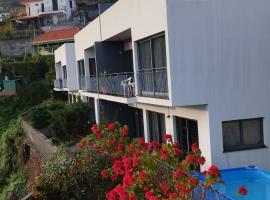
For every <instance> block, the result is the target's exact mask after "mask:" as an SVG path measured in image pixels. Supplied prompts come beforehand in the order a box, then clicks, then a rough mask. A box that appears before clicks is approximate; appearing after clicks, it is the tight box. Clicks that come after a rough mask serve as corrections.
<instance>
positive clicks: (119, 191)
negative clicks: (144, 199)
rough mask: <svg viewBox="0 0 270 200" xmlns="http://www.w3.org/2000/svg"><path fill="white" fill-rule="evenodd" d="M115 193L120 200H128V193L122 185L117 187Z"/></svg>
mask: <svg viewBox="0 0 270 200" xmlns="http://www.w3.org/2000/svg"><path fill="white" fill-rule="evenodd" d="M114 191H115V192H116V193H117V194H118V196H119V200H125V199H128V193H127V191H126V190H125V188H124V187H123V186H122V185H117V186H116V187H115V188H114Z"/></svg>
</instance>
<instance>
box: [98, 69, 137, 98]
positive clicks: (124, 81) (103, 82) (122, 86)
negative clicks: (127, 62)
mask: <svg viewBox="0 0 270 200" xmlns="http://www.w3.org/2000/svg"><path fill="white" fill-rule="evenodd" d="M134 86H135V84H134V73H133V72H124V73H113V74H108V75H107V74H105V75H100V76H99V93H101V94H109V95H115V96H123V97H127V98H128V97H133V96H135V95H134V91H135V90H134V89H135V88H134Z"/></svg>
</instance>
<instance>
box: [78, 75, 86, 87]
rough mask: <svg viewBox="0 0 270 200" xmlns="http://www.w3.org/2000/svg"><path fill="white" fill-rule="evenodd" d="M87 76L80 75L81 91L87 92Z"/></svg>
mask: <svg viewBox="0 0 270 200" xmlns="http://www.w3.org/2000/svg"><path fill="white" fill-rule="evenodd" d="M85 80H86V79H85V76H84V75H79V89H80V90H85Z"/></svg>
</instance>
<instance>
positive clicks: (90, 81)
mask: <svg viewBox="0 0 270 200" xmlns="http://www.w3.org/2000/svg"><path fill="white" fill-rule="evenodd" d="M85 80H86V91H87V92H95V93H97V92H98V78H97V76H96V75H94V76H86V77H85Z"/></svg>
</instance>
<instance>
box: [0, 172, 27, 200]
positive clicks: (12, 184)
mask: <svg viewBox="0 0 270 200" xmlns="http://www.w3.org/2000/svg"><path fill="white" fill-rule="evenodd" d="M26 185H27V172H26V170H23V171H21V172H18V173H16V174H13V175H12V176H11V177H10V181H9V184H8V185H6V186H5V187H4V188H3V189H2V190H0V199H7V197H8V193H9V192H14V193H15V194H16V196H21V195H22V194H23V192H24V189H25V188H26Z"/></svg>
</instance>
